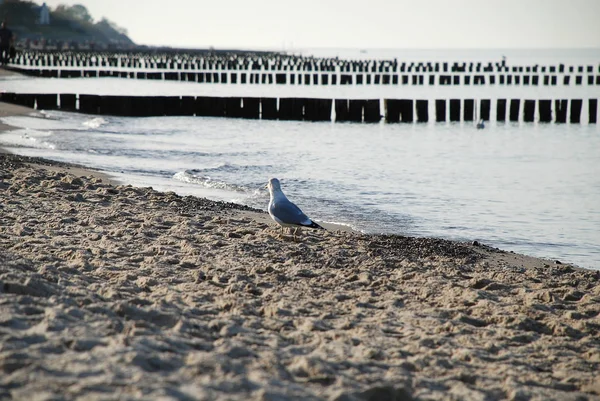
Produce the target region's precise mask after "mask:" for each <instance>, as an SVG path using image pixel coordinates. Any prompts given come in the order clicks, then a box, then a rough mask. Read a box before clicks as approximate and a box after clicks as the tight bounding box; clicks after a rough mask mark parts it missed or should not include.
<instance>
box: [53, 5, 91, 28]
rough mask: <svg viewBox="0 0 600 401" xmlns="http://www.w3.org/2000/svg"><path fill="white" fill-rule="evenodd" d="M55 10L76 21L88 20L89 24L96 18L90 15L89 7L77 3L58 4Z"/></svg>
mask: <svg viewBox="0 0 600 401" xmlns="http://www.w3.org/2000/svg"><path fill="white" fill-rule="evenodd" d="M54 12H55V13H58V14H61V15H62V16H65V17H67V18H69V19H74V20H76V21H81V22H87V23H89V24H92V23H94V19H93V18H92V16H91V15H90V13H89V11H88V9H87V8H85V6H83V5H81V4H75V5H73V6H67V5H65V4H60V5H58V6H56V9H55V10H54Z"/></svg>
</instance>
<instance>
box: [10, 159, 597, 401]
mask: <svg viewBox="0 0 600 401" xmlns="http://www.w3.org/2000/svg"><path fill="white" fill-rule="evenodd" d="M0 167H1V170H0V178H1V179H2V180H1V182H0V216H1V218H0V372H1V373H0V399H4V398H9V399H10V398H11V397H12V398H14V399H86V400H89V399H116V398H119V399H182V400H192V399H202V400H204V399H206V400H211V399H234V400H238V399H239V400H246V399H257V400H283V399H302V400H312V399H314V400H317V399H319V400H320V399H326V400H338V401H342V400H411V399H423V400H495V399H507V400H598V399H600V396H599V394H600V378H599V375H598V372H600V340H599V339H600V336H599V332H598V331H599V329H600V318H599V314H600V285H599V284H598V282H599V278H600V275H599V274H598V272H594V271H585V270H580V269H576V268H573V267H571V266H569V265H567V264H556V263H553V262H550V261H544V260H540V259H534V258H528V257H526V256H522V255H516V254H513V253H506V252H501V251H498V250H494V249H491V248H487V247H484V246H476V245H470V244H459V243H455V242H449V241H444V240H437V239H417V238H407V237H397V236H381V237H378V236H366V235H360V234H356V233H341V232H330V231H329V232H320V231H319V232H305V233H304V235H303V237H302V241H300V242H295V241H293V240H292V238H287V237H280V236H279V233H278V229H277V228H276V227H274V226H272V225H268V224H265V223H263V222H262V221H261V219H260V215H258V214H256V215H255V214H253V213H254V212H251V211H248V210H242V209H244V208H240V207H236V206H235V205H232V204H223V203H218V202H211V201H207V200H202V199H196V198H192V197H185V198H183V197H180V196H177V195H175V194H173V193H160V192H156V191H154V190H152V189H150V188H134V187H130V186H111V185H109V184H107V183H104V182H102V181H101V180H99V179H97V178H93V177H91V176H88V177H85V176H82V177H75V176H73V175H71V174H69V173H65V172H60V171H48V170H46V169H42V168H39V166H30V165H27V164H25V163H23V162H21V161H19V160H18V158H13V157H10V156H7V155H0Z"/></svg>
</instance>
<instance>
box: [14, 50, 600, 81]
mask: <svg viewBox="0 0 600 401" xmlns="http://www.w3.org/2000/svg"><path fill="white" fill-rule="evenodd" d="M10 67H11V68H12V69H13V70H16V71H19V72H20V73H24V74H28V75H33V76H41V77H53V78H80V77H120V78H131V79H151V80H170V81H186V82H197V83H221V84H275V85H416V86H426V85H439V86H453V85H507V86H508V85H515V86H517V85H520V86H599V87H600V63H594V64H591V63H588V64H585V65H583V64H581V65H568V64H563V63H558V64H555V65H538V64H534V65H508V64H507V63H506V61H505V60H502V61H488V62H416V61H415V62H401V61H398V60H396V59H392V60H341V59H338V58H313V57H303V56H296V55H286V54H279V53H264V54H255V53H215V54H212V53H210V52H208V53H206V54H203V53H200V54H185V53H184V54H154V53H122V54H119V53H117V54H115V53H95V52H36V51H25V52H22V53H20V54H19V55H18V56H17V57H16V58H15V59H13V60H12V63H11V65H10Z"/></svg>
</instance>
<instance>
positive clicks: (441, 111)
mask: <svg viewBox="0 0 600 401" xmlns="http://www.w3.org/2000/svg"><path fill="white" fill-rule="evenodd" d="M0 100H1V101H3V102H8V103H14V104H20V105H23V106H27V107H31V108H37V109H44V110H64V111H71V112H82V113H87V114H99V115H115V116H132V117H148V116H208V117H230V118H249V119H265V120H275V119H279V120H297V121H303V120H304V121H338V122H371V123H376V122H380V121H382V120H384V121H386V122H388V123H401V122H402V123H413V122H418V123H426V122H460V121H467V122H468V121H476V120H479V119H483V120H486V121H500V122H503V121H512V122H542V123H550V122H555V123H582V122H583V123H589V124H596V123H597V122H598V111H599V110H598V99H525V100H522V99H435V100H413V99H310V98H258V97H207V96H100V95H83V94H82V95H78V94H64V93H62V94H18V93H2V94H0Z"/></svg>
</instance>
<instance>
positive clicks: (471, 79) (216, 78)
mask: <svg viewBox="0 0 600 401" xmlns="http://www.w3.org/2000/svg"><path fill="white" fill-rule="evenodd" d="M12 69H13V70H15V71H18V72H20V73H23V74H26V75H33V76H40V77H47V78H80V77H120V78H132V79H150V80H167V81H186V82H197V83H225V84H227V83H230V84H280V85H286V84H290V85H441V86H444V85H523V86H541V85H544V86H556V85H564V86H569V85H577V86H580V85H597V86H600V74H598V75H595V76H594V75H574V76H571V75H562V76H558V75H549V74H545V75H535V74H534V75H529V74H526V75H522V74H500V75H495V74H473V75H468V74H462V75H448V74H439V75H438V74H395V73H383V74H379V73H373V74H371V73H357V74H336V73H298V74H296V73H272V72H267V73H265V72H262V73H258V72H247V73H246V72H181V71H176V72H175V71H171V72H143V71H137V72H136V71H118V70H112V71H107V70H73V69H62V70H58V69H37V68H33V69H20V68H17V67H12Z"/></svg>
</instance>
